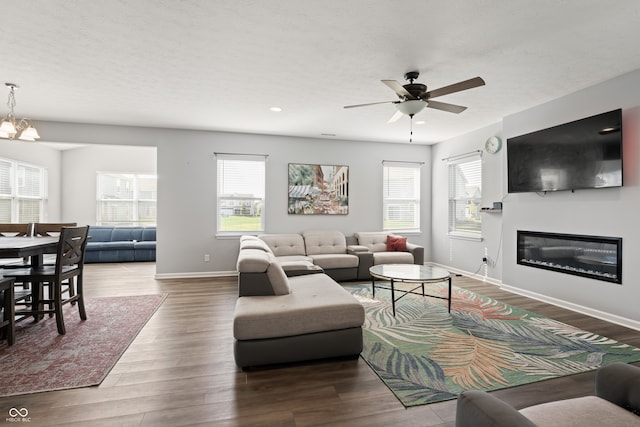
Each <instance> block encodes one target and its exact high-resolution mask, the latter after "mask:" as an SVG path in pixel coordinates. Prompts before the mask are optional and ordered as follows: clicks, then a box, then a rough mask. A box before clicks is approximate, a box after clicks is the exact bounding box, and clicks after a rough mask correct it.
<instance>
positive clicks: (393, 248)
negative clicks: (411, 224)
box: [387, 236, 407, 252]
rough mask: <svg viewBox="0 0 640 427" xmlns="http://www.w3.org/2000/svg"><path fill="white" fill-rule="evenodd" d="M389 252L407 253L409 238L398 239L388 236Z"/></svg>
mask: <svg viewBox="0 0 640 427" xmlns="http://www.w3.org/2000/svg"><path fill="white" fill-rule="evenodd" d="M387 251H388V252H406V251H407V238H406V237H397V236H387Z"/></svg>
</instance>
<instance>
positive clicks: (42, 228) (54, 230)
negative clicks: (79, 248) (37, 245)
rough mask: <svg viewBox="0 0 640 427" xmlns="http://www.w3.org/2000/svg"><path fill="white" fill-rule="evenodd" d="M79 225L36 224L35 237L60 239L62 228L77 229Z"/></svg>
mask: <svg viewBox="0 0 640 427" xmlns="http://www.w3.org/2000/svg"><path fill="white" fill-rule="evenodd" d="M77 225H78V224H77V223H75V222H63V223H53V222H36V223H35V224H33V235H34V236H35V237H46V236H49V237H58V236H59V235H60V231H61V230H62V227H76V226H77Z"/></svg>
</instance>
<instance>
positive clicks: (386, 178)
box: [382, 161, 421, 231]
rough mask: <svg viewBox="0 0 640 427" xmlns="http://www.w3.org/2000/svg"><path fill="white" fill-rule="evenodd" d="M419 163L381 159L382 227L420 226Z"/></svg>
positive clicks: (391, 228) (412, 227)
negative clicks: (382, 160) (383, 160)
mask: <svg viewBox="0 0 640 427" xmlns="http://www.w3.org/2000/svg"><path fill="white" fill-rule="evenodd" d="M420 166H421V164H420V163H403V162H386V161H385V162H383V167H382V168H383V197H382V198H383V203H382V204H383V225H382V227H383V229H384V230H393V231H419V230H420Z"/></svg>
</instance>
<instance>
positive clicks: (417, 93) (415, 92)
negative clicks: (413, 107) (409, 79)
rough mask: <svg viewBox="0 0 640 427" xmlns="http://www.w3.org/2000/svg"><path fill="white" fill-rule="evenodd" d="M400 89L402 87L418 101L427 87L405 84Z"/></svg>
mask: <svg viewBox="0 0 640 427" xmlns="http://www.w3.org/2000/svg"><path fill="white" fill-rule="evenodd" d="M402 87H404V88H405V89H406V90H407V92H409V93H410V94H411V96H413V97H414V98H415V99H420V98H421V97H422V95H423V94H424V93H425V92H426V91H427V85H423V84H422V83H407V84H406V85H404V86H402Z"/></svg>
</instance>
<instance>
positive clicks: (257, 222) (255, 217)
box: [216, 153, 266, 234]
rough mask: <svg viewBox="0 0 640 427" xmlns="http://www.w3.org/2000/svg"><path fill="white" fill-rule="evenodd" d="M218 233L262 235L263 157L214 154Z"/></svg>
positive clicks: (263, 200) (263, 197)
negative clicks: (253, 233)
mask: <svg viewBox="0 0 640 427" xmlns="http://www.w3.org/2000/svg"><path fill="white" fill-rule="evenodd" d="M216 158H217V170H218V176H217V179H218V186H217V187H218V188H217V189H218V191H217V195H218V196H217V211H218V212H217V213H218V215H217V216H218V224H217V231H218V233H220V234H238V233H243V232H260V231H264V205H265V171H266V168H265V163H266V156H257V155H243V154H220V153H216Z"/></svg>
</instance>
